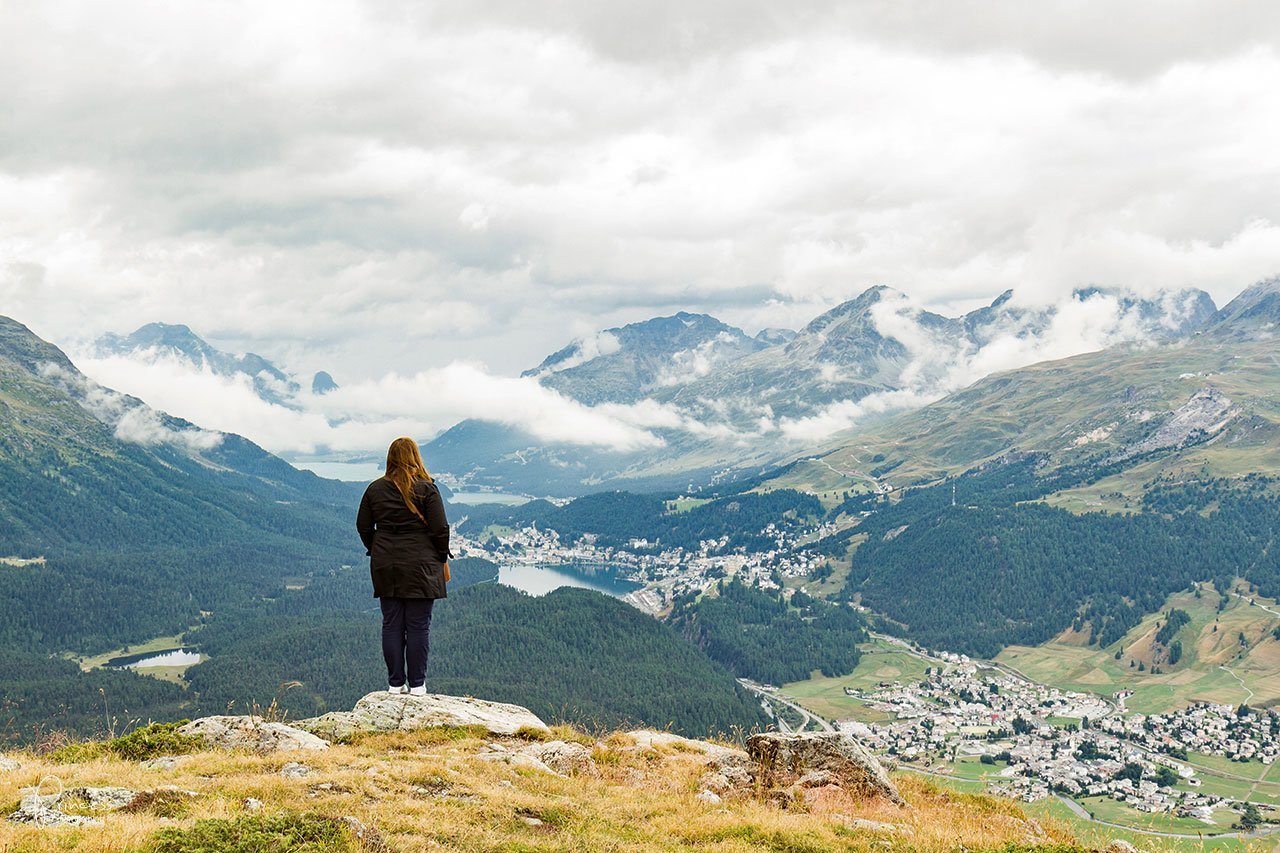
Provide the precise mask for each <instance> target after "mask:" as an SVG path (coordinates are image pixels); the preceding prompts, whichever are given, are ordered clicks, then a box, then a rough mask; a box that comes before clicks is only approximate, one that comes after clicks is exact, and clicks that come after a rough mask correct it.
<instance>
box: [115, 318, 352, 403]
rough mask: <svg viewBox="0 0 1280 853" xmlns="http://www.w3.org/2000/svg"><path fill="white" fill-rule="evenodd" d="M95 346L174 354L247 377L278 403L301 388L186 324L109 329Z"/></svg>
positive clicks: (131, 354)
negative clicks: (114, 331) (116, 331)
mask: <svg viewBox="0 0 1280 853" xmlns="http://www.w3.org/2000/svg"><path fill="white" fill-rule="evenodd" d="M93 349H94V353H95V354H96V355H98V356H101V357H108V356H122V357H125V358H132V359H135V360H139V361H149V360H154V359H158V358H171V359H176V360H178V361H180V362H184V363H186V364H189V365H191V366H192V367H195V368H197V369H208V370H210V371H212V372H213V373H214V374H216V375H218V376H226V377H239V376H244V377H248V379H249V380H250V381H251V382H252V383H253V388H254V391H256V392H257V394H258V396H259V397H261V398H262V399H264V400H266V401H267V402H269V403H276V404H279V405H287V404H289V403H290V401H291V400H292V398H293V397H295V396H297V394H298V392H299V391H300V390H301V386H300V385H299V384H298V383H297V382H295V381H294V380H293V379H292V378H290V377H289V376H288V375H287V374H286V373H285V372H284V371H283V370H281V369H280V368H279V367H277V366H276V365H274V364H272V363H271V362H270V361H268V360H267V359H265V358H263V357H262V356H260V355H256V354H255V353H246V354H244V355H234V354H232V353H228V352H224V351H222V350H220V349H217V348H216V347H214V346H212V345H210V344H209V342H208V341H206V340H204V339H203V338H201V337H200V336H199V335H197V334H196V333H195V332H193V331H191V329H190V328H189V327H187V326H183V325H171V324H168V323H148V324H147V325H145V326H142V327H141V328H139V329H138V330H137V331H135V332H133V333H132V334H129V335H117V334H110V333H109V334H106V335H103V336H102V337H100V338H98V340H97V341H96V342H95V343H94V347H93ZM324 375H325V376H328V374H324ZM317 378H319V376H317ZM332 381H333V378H332V377H329V382H330V383H332ZM334 387H337V386H336V385H334ZM328 390H332V388H330V389H328Z"/></svg>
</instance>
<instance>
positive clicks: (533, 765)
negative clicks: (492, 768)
mask: <svg viewBox="0 0 1280 853" xmlns="http://www.w3.org/2000/svg"><path fill="white" fill-rule="evenodd" d="M480 757H481V758H483V759H484V760H485V761H498V762H502V763H503V764H510V765H512V766H513V767H527V768H529V769H531V770H541V771H543V772H545V773H556V774H559V775H561V776H577V775H579V774H587V775H590V776H594V775H596V773H598V772H599V768H598V767H596V762H595V759H593V758H592V757H591V750H590V749H588V748H587V747H585V746H583V745H582V744H580V743H569V742H566V741H562V740H551V741H547V742H545V743H541V742H535V743H530V744H526V745H524V746H521V747H516V748H511V747H508V746H504V745H503V744H500V743H488V744H485V746H484V749H482V750H481V751H480Z"/></svg>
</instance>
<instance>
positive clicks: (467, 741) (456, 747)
mask: <svg viewBox="0 0 1280 853" xmlns="http://www.w3.org/2000/svg"><path fill="white" fill-rule="evenodd" d="M555 736H556V737H559V738H561V739H566V736H569V737H573V739H575V740H578V741H584V740H588V741H589V739H586V738H584V737H583V736H582V735H581V734H580V733H578V732H574V731H573V730H571V729H564V728H557V730H556V731H555ZM494 740H499V741H502V742H503V743H505V744H506V745H507V746H508V747H509V748H518V747H519V746H521V745H522V744H523V743H525V741H524V740H522V739H520V738H494V737H492V736H489V735H484V734H482V733H480V732H478V731H476V730H472V729H461V730H458V729H453V730H450V729H432V730H426V731H422V732H414V733H395V734H382V735H370V736H364V737H361V738H359V739H357V740H356V741H355V742H353V743H349V744H341V745H335V746H334V747H333V748H331V749H329V750H328V751H325V752H320V753H311V754H305V755H303V754H297V753H294V754H273V755H252V754H246V753H226V752H201V753H195V754H192V755H189V756H184V757H182V758H179V759H178V763H177V765H176V766H175V767H173V768H170V769H165V770H152V769H145V768H143V767H142V766H141V765H140V764H137V763H133V762H128V761H122V760H119V759H116V758H98V759H94V760H91V761H87V762H84V763H81V764H54V763H52V762H49V761H47V760H45V759H42V758H40V757H39V756H35V755H29V754H28V755H18V756H16V757H17V758H18V759H19V760H20V761H21V762H22V767H21V768H20V769H19V770H17V771H15V772H12V773H6V774H3V775H0V807H5V808H9V807H11V806H13V805H15V804H16V803H17V801H18V799H19V797H20V796H21V795H22V794H23V793H26V792H27V791H28V790H29V789H31V788H32V787H33V786H35V785H37V784H39V783H40V781H41V780H42V779H45V782H44V791H45V792H46V793H48V792H49V791H51V790H53V789H55V788H56V784H55V782H54V781H53V779H50V778H46V777H54V778H56V779H57V780H58V781H59V782H60V783H61V784H62V785H64V786H65V787H72V786H77V785H88V786H97V785H119V786H124V787H127V788H131V789H134V790H137V791H151V790H155V789H158V788H161V787H163V786H174V787H176V788H177V789H180V790H191V791H195V792H198V794H199V796H198V797H197V798H195V799H194V800H193V801H192V805H191V806H190V807H189V808H188V809H183V808H177V809H168V808H166V807H164V806H166V805H172V803H171V802H169V801H168V800H166V799H165V798H163V797H161V798H159V802H160V804H161V806H162V807H159V808H155V809H142V810H141V811H139V812H138V813H133V814H125V813H121V812H114V813H108V814H106V815H104V816H103V818H104V821H105V824H104V825H103V826H101V827H92V828H79V829H35V828H30V827H24V826H19V825H15V824H10V823H4V824H0V850H6V851H8V850H23V851H25V850H32V851H38V850H65V849H76V850H92V851H136V850H146V849H148V847H149V846H150V844H151V842H152V838H153V836H154V834H155V833H156V831H157V830H160V829H162V828H164V827H175V826H176V827H183V826H190V825H192V824H193V823H195V822H196V821H198V820H201V819H205V818H226V819H234V818H236V817H238V816H242V815H244V814H246V806H245V800H246V798H250V797H252V798H255V799H257V800H260V801H261V802H262V803H263V806H262V813H263V814H273V813H279V812H307V813H315V814H321V815H327V816H331V817H339V818H340V817H344V816H352V817H355V818H358V819H359V820H360V821H362V822H364V823H365V824H366V825H368V826H371V827H373V828H375V829H376V830H377V831H378V833H380V834H381V836H382V838H383V839H384V840H385V841H386V842H387V844H388V845H389V846H390V847H391V848H392V849H396V850H405V851H414V850H437V849H450V850H467V851H486V850H493V851H498V850H502V851H510V850H565V851H570V850H572V851H580V850H603V851H610V850H614V851H659V850H695V849H696V850H705V851H747V850H761V849H765V850H779V851H825V850H877V851H879V850H886V849H888V850H901V851H908V850H910V851H916V850H919V851H935V850H936V851H941V850H956V849H961V848H963V849H967V850H1002V849H1010V850H1012V849H1050V850H1053V849H1058V850H1071V849H1083V848H1076V847H1075V846H1074V845H1073V843H1072V838H1071V835H1070V833H1069V832H1068V830H1067V829H1066V827H1065V825H1059V824H1056V823H1052V822H1050V823H1044V824H1039V823H1036V822H1035V821H1032V820H1030V819H1029V818H1027V817H1026V816H1025V815H1024V814H1023V812H1022V811H1021V810H1020V809H1019V808H1018V807H1017V805H1016V804H1014V803H1012V802H1010V801H1007V800H1000V799H995V798H992V797H985V796H975V795H969V794H960V793H954V792H950V791H945V790H943V789H940V788H937V787H935V786H934V785H932V784H931V783H929V782H927V781H924V780H922V779H920V778H918V777H913V776H910V775H908V774H900V775H899V777H898V778H897V779H896V781H897V783H898V785H899V787H900V788H901V791H902V794H903V796H904V797H905V798H906V800H907V802H908V804H909V805H908V807H906V808H901V807H897V806H894V805H892V804H890V803H887V802H884V801H879V800H871V801H866V800H855V799H851V798H848V797H844V796H835V797H833V798H829V799H827V800H823V801H820V802H816V803H812V804H810V806H808V807H807V808H805V807H792V808H788V809H783V808H781V807H780V806H778V805H776V804H774V803H771V802H769V801H767V800H766V799H763V798H756V797H752V796H743V797H741V798H734V799H727V800H726V801H725V802H724V803H722V804H718V805H707V804H704V803H702V802H700V801H698V800H696V799H695V795H696V794H697V793H698V780H699V777H700V775H701V773H702V772H703V768H702V766H701V758H702V756H701V755H700V754H697V753H693V752H688V751H685V750H680V749H678V748H672V747H666V748H663V749H661V750H650V751H637V750H636V749H634V748H633V747H632V746H631V744H632V741H631V739H630V738H629V737H628V736H627V735H623V734H615V735H611V736H609V737H607V738H606V739H605V740H604V741H600V742H595V741H589V742H590V743H592V744H593V755H594V757H595V759H596V763H597V766H598V767H599V772H598V774H595V775H580V776H576V777H569V778H566V777H561V776H556V775H549V774H546V773H543V772H539V771H535V770H527V769H519V768H516V767H512V766H510V765H506V764H502V763H495V762H489V761H484V760H482V759H480V758H478V757H477V752H478V751H479V750H480V749H481V747H483V746H484V744H485V743H487V742H491V741H494ZM290 761H301V762H303V763H305V764H307V765H308V766H310V767H311V768H312V769H313V770H314V771H315V772H314V773H313V774H312V775H310V776H308V777H306V778H301V779H290V778H285V777H283V776H281V775H280V772H279V771H280V769H281V768H282V767H283V766H284V765H285V764H286V763H288V762H290ZM321 785H323V786H325V787H323V788H322V787H320V786H321ZM170 799H172V798H170ZM175 811H176V812H177V813H178V814H180V815H181V816H180V817H176V818H173V817H169V818H166V817H161V816H159V815H158V814H157V813H156V812H160V813H166V812H168V813H170V814H172V813H174V812H175ZM855 818H862V819H865V820H871V821H878V822H883V823H888V824H895V825H897V826H899V827H901V829H900V830H899V831H897V832H891V831H877V830H869V829H858V828H854V827H853V826H852V821H853V819H855ZM530 819H536V821H540V823H536V822H535V821H534V820H530Z"/></svg>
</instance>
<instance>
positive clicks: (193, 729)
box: [178, 716, 329, 752]
mask: <svg viewBox="0 0 1280 853" xmlns="http://www.w3.org/2000/svg"><path fill="white" fill-rule="evenodd" d="M178 731H179V732H180V733H182V734H184V735H194V736H196V737H199V738H201V739H203V740H204V743H205V746H209V747H213V748H215V749H247V750H250V751H251V752H294V751H297V750H305V749H328V748H329V744H328V743H326V742H325V741H323V740H321V739H320V738H318V737H316V736H315V735H313V734H311V733H310V732H306V731H303V730H301V729H298V728H295V727H293V726H287V725H285V724H284V723H276V722H268V721H267V720H264V719H262V718H261V717H232V716H217V717H201V718H200V719H198V720H192V721H191V722H189V723H187V724H186V725H185V726H183V727H182V728H180V729H178Z"/></svg>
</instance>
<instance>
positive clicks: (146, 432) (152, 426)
mask: <svg viewBox="0 0 1280 853" xmlns="http://www.w3.org/2000/svg"><path fill="white" fill-rule="evenodd" d="M40 373H41V375H42V376H44V377H45V378H46V379H49V380H51V381H53V382H55V383H56V384H58V385H60V386H62V387H63V388H64V389H65V390H67V391H68V392H69V393H70V394H71V396H72V397H73V398H74V399H75V400H76V402H78V403H79V404H80V405H81V406H83V407H84V408H85V409H86V410H88V411H89V412H90V413H91V414H92V415H93V416H94V417H95V418H97V419H98V420H100V421H102V422H103V423H104V424H106V425H107V426H109V427H112V428H113V433H114V435H115V437H116V438H118V439H120V440H121V441H128V442H131V443H133V444H143V445H155V444H169V445H173V446H175V447H181V448H185V449H187V450H212V449H213V448H215V447H217V446H218V445H220V444H221V443H222V435H221V434H220V433H217V432H210V431H208V430H204V429H199V428H194V427H193V428H188V429H177V428H174V427H170V426H168V425H166V424H165V423H164V421H163V420H162V419H161V417H160V413H159V412H157V411H156V410H155V409H153V408H151V407H149V406H147V405H146V404H144V403H143V402H141V401H139V400H137V399H130V398H129V397H127V396H125V395H124V394H121V393H119V392H117V391H114V390H112V389H110V388H104V387H103V386H101V385H99V384H98V383H96V382H94V381H93V380H91V379H89V378H88V377H85V376H81V375H77V374H75V373H71V372H69V371H67V370H65V369H64V368H62V367H60V366H58V365H56V364H43V365H41V366H40Z"/></svg>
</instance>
